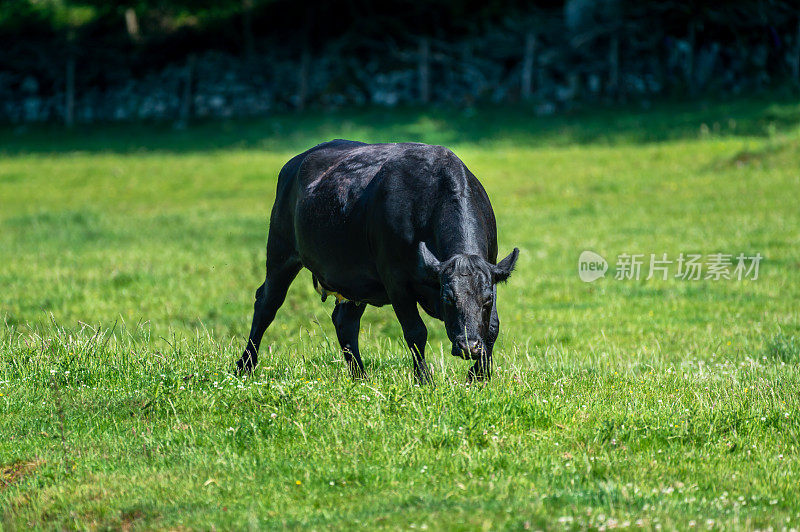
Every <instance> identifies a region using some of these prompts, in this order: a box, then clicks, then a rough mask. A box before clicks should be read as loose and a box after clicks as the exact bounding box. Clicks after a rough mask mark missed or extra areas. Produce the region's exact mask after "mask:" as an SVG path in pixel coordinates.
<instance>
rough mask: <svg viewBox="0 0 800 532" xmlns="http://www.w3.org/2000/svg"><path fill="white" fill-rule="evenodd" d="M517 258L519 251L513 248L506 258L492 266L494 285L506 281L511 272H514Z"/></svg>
mask: <svg viewBox="0 0 800 532" xmlns="http://www.w3.org/2000/svg"><path fill="white" fill-rule="evenodd" d="M517 257H519V249H518V248H514V251H512V252H511V253H509V254H508V257H506V258H504V259H503V260H501V261H500V262H498V263H497V265H496V266H492V277H493V279H492V280H493V281H494V282H495V283H502V282H505V281H506V279H508V276H509V275H511V272H513V271H514V266H516V265H517Z"/></svg>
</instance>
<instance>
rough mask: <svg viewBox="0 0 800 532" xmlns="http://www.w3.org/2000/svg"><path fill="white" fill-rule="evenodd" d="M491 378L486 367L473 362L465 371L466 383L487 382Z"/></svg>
mask: <svg viewBox="0 0 800 532" xmlns="http://www.w3.org/2000/svg"><path fill="white" fill-rule="evenodd" d="M491 379H492V374H491V373H490V372H488V371H486V368H484V367H483V366H480V365H478V364H475V365H474V366H472V367H471V368H469V371H468V372H467V384H473V383H478V382H489V381H490V380H491Z"/></svg>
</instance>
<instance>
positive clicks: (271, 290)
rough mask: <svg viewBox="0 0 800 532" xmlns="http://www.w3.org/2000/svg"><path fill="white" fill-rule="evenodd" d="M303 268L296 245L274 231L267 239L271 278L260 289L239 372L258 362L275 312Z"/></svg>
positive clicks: (268, 274)
mask: <svg viewBox="0 0 800 532" xmlns="http://www.w3.org/2000/svg"><path fill="white" fill-rule="evenodd" d="M300 268H302V265H301V264H300V260H299V258H298V257H297V253H296V252H295V250H294V248H293V247H290V246H288V245H286V243H285V242H284V241H283V240H282V239H281V238H279V237H275V236H274V235H273V234H272V233H270V236H269V239H268V242H267V279H266V280H265V281H264V284H262V285H261V286H260V287H259V288H258V290H256V302H255V305H254V306H253V324H252V326H251V327H250V337H249V338H248V340H247V347H245V349H244V353H243V354H242V358H240V359H239V360H238V361H237V362H236V369H237V371H238V372H239V373H243V372H248V371H251V370H252V369H253V368H254V367H255V366H256V364H258V347H259V345H260V344H261V338H262V337H263V336H264V331H266V330H267V327H269V326H270V324H271V323H272V320H274V319H275V314H276V313H277V312H278V309H279V308H280V306H281V305H282V304H283V301H284V300H285V299H286V292H287V291H288V290H289V285H290V284H292V281H293V280H294V278H295V277H296V276H297V273H298V272H299V271H300Z"/></svg>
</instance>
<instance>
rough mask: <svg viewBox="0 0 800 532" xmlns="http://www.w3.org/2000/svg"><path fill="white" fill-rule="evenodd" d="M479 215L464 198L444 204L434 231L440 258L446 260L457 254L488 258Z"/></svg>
mask: <svg viewBox="0 0 800 532" xmlns="http://www.w3.org/2000/svg"><path fill="white" fill-rule="evenodd" d="M478 216H479V214H478V213H477V212H476V211H475V209H474V208H470V204H469V202H467V201H465V200H464V198H459V200H457V201H455V202H452V203H450V204H449V205H443V206H442V210H441V211H440V216H439V217H438V218H439V219H438V222H439V223H438V227H437V228H436V230H435V231H434V234H435V244H434V246H435V247H436V249H435V250H434V253H435V254H436V256H437V257H438V258H439V260H443V261H444V260H447V259H449V258H450V257H453V256H455V255H478V256H479V257H484V258H486V254H487V251H488V249H487V242H486V235H485V234H484V233H485V231H483V230H482V224H481V222H480V220H479V218H478Z"/></svg>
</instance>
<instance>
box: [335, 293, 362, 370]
mask: <svg viewBox="0 0 800 532" xmlns="http://www.w3.org/2000/svg"><path fill="white" fill-rule="evenodd" d="M366 308H367V305H366V304H365V303H361V304H356V303H353V302H352V301H342V302H341V303H336V306H335V307H334V308H333V315H332V316H331V318H332V319H333V325H334V326H335V327H336V337H337V338H338V339H339V345H340V346H341V347H342V353H344V359H345V361H346V362H347V367H348V368H349V370H350V376H351V377H353V379H363V378H364V377H366V373H364V363H363V362H362V361H361V353H359V351H358V331H359V329H360V328H361V316H362V315H363V314H364V309H366Z"/></svg>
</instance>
